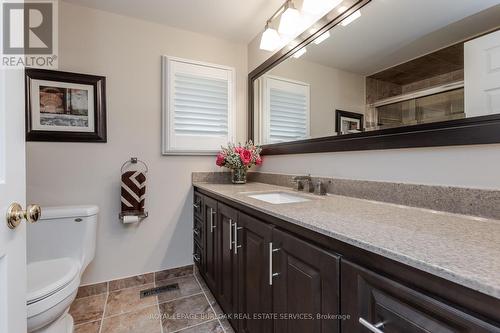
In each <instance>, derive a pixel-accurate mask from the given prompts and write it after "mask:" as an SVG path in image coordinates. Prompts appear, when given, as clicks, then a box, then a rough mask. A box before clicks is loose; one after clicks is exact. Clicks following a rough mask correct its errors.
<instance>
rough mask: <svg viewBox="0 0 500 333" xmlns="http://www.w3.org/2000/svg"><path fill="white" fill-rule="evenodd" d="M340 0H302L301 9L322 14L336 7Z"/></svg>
mask: <svg viewBox="0 0 500 333" xmlns="http://www.w3.org/2000/svg"><path fill="white" fill-rule="evenodd" d="M341 2H342V0H304V2H303V4H302V10H303V11H304V12H306V13H311V14H324V13H326V12H327V11H330V10H332V9H333V8H335V7H337V6H338V5H339V4H340V3H341Z"/></svg>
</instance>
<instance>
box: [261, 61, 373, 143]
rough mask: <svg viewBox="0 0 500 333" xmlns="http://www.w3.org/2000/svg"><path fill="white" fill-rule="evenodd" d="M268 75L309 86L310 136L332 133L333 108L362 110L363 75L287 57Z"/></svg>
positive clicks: (363, 93) (360, 111)
mask: <svg viewBox="0 0 500 333" xmlns="http://www.w3.org/2000/svg"><path fill="white" fill-rule="evenodd" d="M269 75H273V76H278V77H282V78H287V79H290V80H295V81H301V82H305V83H308V84H309V85H310V110H311V111H310V116H311V118H310V119H311V132H310V133H311V137H313V138H317V137H322V136H329V135H334V133H335V110H336V109H339V110H345V111H351V112H358V113H365V86H366V85H365V77H364V76H362V75H358V74H354V73H349V72H346V71H343V70H339V69H336V68H332V67H327V66H323V65H320V64H316V63H313V62H309V61H305V60H302V59H294V58H289V59H287V60H286V61H284V62H282V63H281V64H279V65H278V66H276V67H275V68H273V69H272V70H271V71H269Z"/></svg>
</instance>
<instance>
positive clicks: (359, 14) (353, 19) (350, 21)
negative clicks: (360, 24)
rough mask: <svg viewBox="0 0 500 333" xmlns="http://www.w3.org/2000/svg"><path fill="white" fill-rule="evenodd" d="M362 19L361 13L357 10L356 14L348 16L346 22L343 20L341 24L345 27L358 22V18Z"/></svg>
mask: <svg viewBox="0 0 500 333" xmlns="http://www.w3.org/2000/svg"><path fill="white" fill-rule="evenodd" d="M360 17H361V11H360V10H357V11H355V12H354V13H352V14H351V15H350V16H348V17H347V18H346V19H345V20H343V21H342V22H341V23H340V24H341V25H342V26H343V27H345V26H348V25H349V24H351V23H352V22H354V21H355V20H357V19H358V18H360Z"/></svg>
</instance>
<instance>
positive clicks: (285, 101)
mask: <svg viewBox="0 0 500 333" xmlns="http://www.w3.org/2000/svg"><path fill="white" fill-rule="evenodd" d="M263 90H264V91H263V104H264V105H263V113H264V114H263V119H264V125H265V126H264V133H263V135H264V141H265V142H266V143H278V142H286V141H295V140H301V139H307V138H309V136H310V130H309V84H307V83H303V82H297V81H290V80H287V79H282V78H277V77H265V78H264V85H263Z"/></svg>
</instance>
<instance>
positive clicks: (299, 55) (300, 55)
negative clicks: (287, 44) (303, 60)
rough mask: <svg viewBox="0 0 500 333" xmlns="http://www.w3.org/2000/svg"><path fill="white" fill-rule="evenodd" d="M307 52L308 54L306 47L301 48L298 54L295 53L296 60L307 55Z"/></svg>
mask: <svg viewBox="0 0 500 333" xmlns="http://www.w3.org/2000/svg"><path fill="white" fill-rule="evenodd" d="M306 52H307V49H306V48H305V47H303V48H301V49H300V50H298V51H297V52H295V53H294V54H293V57H294V58H296V59H297V58H300V57H302V56H303V55H304V54H306Z"/></svg>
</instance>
